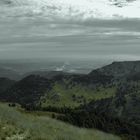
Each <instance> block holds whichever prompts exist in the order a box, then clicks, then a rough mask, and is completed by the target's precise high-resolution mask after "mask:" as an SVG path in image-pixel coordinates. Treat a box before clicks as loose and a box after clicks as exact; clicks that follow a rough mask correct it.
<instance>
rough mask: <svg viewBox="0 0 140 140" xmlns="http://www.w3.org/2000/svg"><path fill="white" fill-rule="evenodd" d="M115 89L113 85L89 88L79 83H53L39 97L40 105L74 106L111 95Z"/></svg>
mask: <svg viewBox="0 0 140 140" xmlns="http://www.w3.org/2000/svg"><path fill="white" fill-rule="evenodd" d="M115 91H116V89H115V88H114V87H111V88H103V87H98V89H91V88H87V87H84V86H81V85H75V86H72V87H67V86H66V85H65V84H64V85H62V84H59V83H55V85H54V86H53V88H52V90H51V91H49V93H47V94H46V95H45V96H43V97H41V106H42V107H47V106H49V105H50V106H56V107H63V106H69V107H76V106H79V105H80V104H83V103H84V102H89V101H91V100H99V99H103V98H109V97H112V96H114V95H115Z"/></svg>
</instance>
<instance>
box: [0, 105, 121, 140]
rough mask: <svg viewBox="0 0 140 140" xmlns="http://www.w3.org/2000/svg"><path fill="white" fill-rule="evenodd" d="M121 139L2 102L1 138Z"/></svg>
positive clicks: (0, 114)
mask: <svg viewBox="0 0 140 140" xmlns="http://www.w3.org/2000/svg"><path fill="white" fill-rule="evenodd" d="M29 139H30V140H79V139H80V140H120V138H119V137H118V136H115V135H112V134H107V133H104V132H101V131H98V130H96V129H90V130H89V129H85V128H78V127H74V126H72V125H69V124H66V123H63V122H61V121H58V120H54V119H51V118H49V117H47V116H44V115H42V116H37V115H35V113H24V112H23V111H22V112H21V111H19V107H9V106H8V104H6V103H0V140H29Z"/></svg>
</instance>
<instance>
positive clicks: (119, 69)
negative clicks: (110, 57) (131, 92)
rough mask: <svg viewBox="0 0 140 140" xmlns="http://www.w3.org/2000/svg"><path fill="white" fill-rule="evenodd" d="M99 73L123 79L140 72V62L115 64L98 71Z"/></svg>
mask: <svg viewBox="0 0 140 140" xmlns="http://www.w3.org/2000/svg"><path fill="white" fill-rule="evenodd" d="M98 71H99V72H102V73H104V74H106V75H112V76H114V77H115V78H122V77H126V76H127V75H131V74H134V73H137V72H140V61H124V62H113V63H112V64H110V65H107V66H105V67H102V68H100V69H98ZM93 73H94V71H93ZM91 74H92V72H91Z"/></svg>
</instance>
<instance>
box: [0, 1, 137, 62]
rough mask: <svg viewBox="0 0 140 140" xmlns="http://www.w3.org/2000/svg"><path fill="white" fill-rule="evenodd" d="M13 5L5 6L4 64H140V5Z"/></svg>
mask: <svg viewBox="0 0 140 140" xmlns="http://www.w3.org/2000/svg"><path fill="white" fill-rule="evenodd" d="M12 2H13V3H12V4H11V3H10V4H11V5H7V4H5V3H4V4H3V3H0V4H1V5H2V6H0V59H15V58H16V59H20V58H45V59H46V58H49V59H51V58H53V59H54V58H56V59H64V60H65V59H67V60H70V59H87V60H88V59H89V60H92V59H102V60H105V59H113V60H138V59H140V55H139V52H140V47H139V45H140V21H139V17H140V14H139V13H140V12H139V13H138V11H140V7H138V4H139V6H140V1H139V0H137V1H136V2H133V3H126V2H124V3H120V4H121V6H122V7H121V8H120V7H116V6H114V5H112V3H109V1H108V0H99V1H98V0H94V3H93V4H95V2H96V6H95V7H94V8H95V9H94V10H93V8H91V4H92V2H93V1H92V0H78V1H76V2H75V1H74V0H69V1H68V0H65V1H64V0H63V1H62V0H59V1H58V0H56V1H54V0H52V1H49V4H50V5H47V4H48V3H46V0H40V1H39V0H38V1H37V0H25V1H24V2H22V3H21V0H20V2H19V0H12ZM8 4H9V3H8ZM62 4H63V5H62ZM46 5H47V8H48V9H49V10H48V11H47V12H46V7H45V6H46ZM61 5H62V6H61ZM77 5H78V6H79V7H77ZM134 7H135V8H134ZM77 8H78V9H77ZM106 8H110V9H106ZM44 9H45V10H44ZM68 9H69V10H68ZM102 9H104V10H102ZM42 10H43V11H42ZM78 10H79V11H78ZM130 10H131V11H130ZM132 10H133V11H132ZM76 11H77V12H76ZM95 11H96V13H95ZM116 15H117V16H116ZM97 18H98V19H97Z"/></svg>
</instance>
